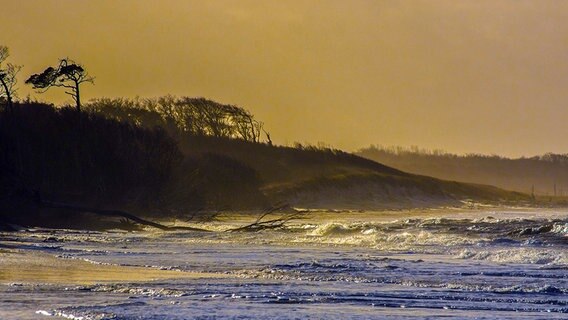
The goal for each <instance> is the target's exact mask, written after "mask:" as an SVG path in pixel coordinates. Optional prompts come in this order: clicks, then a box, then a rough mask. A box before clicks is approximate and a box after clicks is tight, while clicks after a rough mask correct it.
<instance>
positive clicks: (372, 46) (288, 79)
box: [0, 0, 568, 156]
mask: <svg viewBox="0 0 568 320" xmlns="http://www.w3.org/2000/svg"><path fill="white" fill-rule="evenodd" d="M0 9H1V13H0V16H1V17H2V20H1V21H2V24H1V25H0V44H4V45H7V46H9V47H10V49H11V53H12V56H11V61H12V62H15V63H18V64H23V65H24V68H23V69H22V71H21V73H20V91H19V95H20V97H25V96H26V95H27V94H31V95H32V96H36V97H38V98H39V97H41V98H42V99H45V100H49V101H53V102H57V103H61V102H64V101H66V100H68V99H67V97H66V96H65V95H64V94H62V93H61V90H59V89H58V88H53V89H52V92H51V93H49V94H45V95H41V96H40V95H38V94H35V93H33V91H32V90H30V89H29V88H26V86H24V84H23V82H24V80H25V79H26V78H27V76H29V75H30V74H31V73H36V72H40V71H42V70H43V69H44V68H45V67H46V66H48V65H50V64H55V63H56V62H57V59H58V58H60V57H66V56H68V57H70V58H72V59H75V60H77V61H79V62H81V63H83V64H84V65H85V66H86V67H87V69H88V70H89V71H90V73H91V74H92V75H94V76H96V85H95V86H89V87H87V86H85V87H84V89H83V90H82V93H83V94H84V95H83V100H87V99H89V98H93V97H101V96H107V97H116V96H128V97H134V96H136V95H139V96H143V97H150V96H158V95H163V94H167V93H171V94H175V95H188V96H205V97H207V98H211V99H214V100H217V101H220V102H224V103H233V104H238V105H240V106H244V107H246V108H248V109H249V110H251V111H252V112H253V113H254V114H255V115H256V116H257V117H258V118H259V119H260V120H262V121H264V122H265V125H266V127H267V128H268V130H269V131H270V133H271V135H272V137H273V140H274V141H275V142H277V143H292V142H294V141H301V142H312V143H317V142H318V141H322V142H326V143H329V144H332V145H333V146H336V147H339V148H343V149H346V150H355V149H358V148H360V147H364V146H368V145H369V144H383V145H405V146H408V145H418V146H421V147H426V148H441V149H445V150H447V151H451V152H458V153H464V152H481V153H497V154H503V155H509V156H519V155H534V154H540V153H544V152H549V151H552V152H568V125H566V124H567V123H568V1H563V0H557V1H546V0H539V1H536V0H534V1H522V0H501V1H499V0H489V1H480V0H471V1H458V0H448V1H411V0H400V1H380V0H373V1H365V0H360V1H353V0H349V1H348V0H343V1H332V0H328V1H316V0H306V1H289V0H287V1H282V0H277V1H268V0H259V1H248V0H239V1H203V0H198V1H187V0H179V1H165V0H156V1H141V0H133V1H116V0H110V1H102V0H97V1H78V0H68V1H64V0H58V1H48V0H37V1H32V0H26V1H24V0H14V1H8V0H0Z"/></svg>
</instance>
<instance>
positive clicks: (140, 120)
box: [84, 95, 270, 142]
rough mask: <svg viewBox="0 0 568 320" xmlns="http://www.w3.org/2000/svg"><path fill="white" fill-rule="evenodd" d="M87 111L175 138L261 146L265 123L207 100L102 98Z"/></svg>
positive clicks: (246, 112) (169, 97)
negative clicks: (162, 131) (159, 129)
mask: <svg viewBox="0 0 568 320" xmlns="http://www.w3.org/2000/svg"><path fill="white" fill-rule="evenodd" d="M84 108H85V109H86V110H87V111H89V112H92V113H97V114H101V115H103V116H105V117H108V118H111V119H115V120H118V121H123V122H133V123H135V124H136V125H139V126H142V127H146V128H153V127H162V128H165V129H166V130H167V131H168V132H170V133H173V134H178V133H182V134H189V135H195V136H212V137H217V138H233V139H242V140H245V141H249V142H261V140H263V138H262V136H263V135H264V136H265V137H266V139H267V141H269V142H270V135H269V134H268V133H267V132H265V131H264V129H263V123H262V122H260V121H258V120H256V119H255V118H254V116H253V115H252V114H251V113H250V112H249V111H248V110H246V109H244V108H242V107H238V106H235V105H230V104H222V103H218V102H215V101H212V100H208V99H205V98H190V97H179V98H178V97H174V96H171V95H167V96H163V97H159V98H144V99H143V98H136V99H126V98H100V99H94V100H91V101H90V102H89V103H88V104H86V105H85V107H84Z"/></svg>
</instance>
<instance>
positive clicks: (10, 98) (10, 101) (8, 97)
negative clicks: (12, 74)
mask: <svg viewBox="0 0 568 320" xmlns="http://www.w3.org/2000/svg"><path fill="white" fill-rule="evenodd" d="M0 82H2V86H3V87H4V91H6V100H7V101H8V106H7V108H6V110H8V111H9V112H12V108H13V104H12V96H11V95H10V90H9V89H8V85H7V84H6V82H5V81H4V79H0Z"/></svg>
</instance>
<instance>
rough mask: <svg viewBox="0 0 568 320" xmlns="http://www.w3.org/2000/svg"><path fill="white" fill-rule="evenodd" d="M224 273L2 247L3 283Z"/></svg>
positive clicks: (131, 279)
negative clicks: (131, 264) (105, 261)
mask: <svg viewBox="0 0 568 320" xmlns="http://www.w3.org/2000/svg"><path fill="white" fill-rule="evenodd" d="M220 277H224V275H222V274H214V273H198V272H182V271H174V270H160V269H155V268H146V267H126V266H116V265H103V264H95V263H90V262H87V261H83V260H76V259H63V258H57V257H55V256H52V255H49V254H45V253H38V252H30V251H26V250H6V249H0V284H12V283H26V284H40V283H41V284H69V285H89V284H95V283H111V282H146V281H152V280H160V279H183V278H192V279H195V278H220Z"/></svg>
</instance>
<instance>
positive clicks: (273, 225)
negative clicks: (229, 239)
mask: <svg viewBox="0 0 568 320" xmlns="http://www.w3.org/2000/svg"><path fill="white" fill-rule="evenodd" d="M288 207H289V205H288V204H280V205H277V206H273V207H271V208H270V209H268V210H266V211H265V212H263V213H262V214H261V215H260V216H259V217H258V218H257V219H256V221H255V222H253V223H251V224H248V225H246V226H243V227H239V228H234V229H229V230H227V232H256V231H261V230H267V229H279V228H282V227H284V226H285V225H286V223H288V222H289V221H291V220H296V219H303V218H304V214H303V213H302V212H298V211H294V212H289V213H284V214H282V216H280V217H279V218H275V219H270V220H264V219H265V218H266V217H267V216H269V215H271V214H273V213H275V212H277V211H280V210H282V209H286V208H288Z"/></svg>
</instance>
